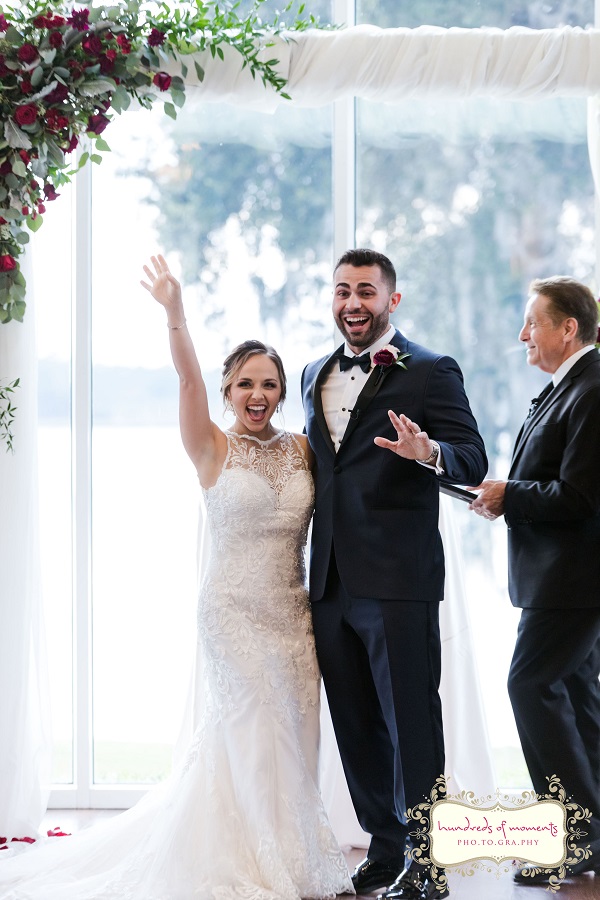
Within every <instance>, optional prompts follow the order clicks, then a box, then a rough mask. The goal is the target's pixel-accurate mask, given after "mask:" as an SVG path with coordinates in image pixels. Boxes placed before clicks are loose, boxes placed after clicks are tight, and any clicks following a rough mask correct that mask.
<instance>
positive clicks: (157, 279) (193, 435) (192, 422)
mask: <svg viewBox="0 0 600 900" xmlns="http://www.w3.org/2000/svg"><path fill="white" fill-rule="evenodd" d="M150 260H151V262H152V266H153V269H154V271H153V270H152V269H151V268H150V267H149V266H144V272H145V273H146V277H147V278H148V282H149V283H148V282H146V281H141V282H140V283H141V285H142V287H144V288H146V290H147V291H149V292H150V293H151V294H152V296H153V297H154V299H155V300H156V301H157V302H158V303H160V304H161V306H164V308H165V311H166V313H167V327H168V329H169V342H170V346H171V355H172V357H173V363H174V365H175V369H176V370H177V374H178V375H179V427H180V429H181V439H182V441H183V446H184V447H185V450H186V452H187V454H188V456H189V457H190V459H191V460H192V462H193V463H194V465H195V467H196V470H197V472H198V477H199V479H200V483H201V484H202V486H203V487H211V486H212V485H213V484H214V483H215V481H216V480H217V478H218V476H219V473H220V471H221V467H222V465H223V460H224V459H225V454H226V449H227V448H226V439H225V435H224V434H223V432H222V431H221V429H220V428H218V426H217V425H215V424H214V422H212V421H211V418H210V412H209V408H208V398H207V395H206V386H205V384H204V379H203V378H202V373H201V371H200V364H199V362H198V357H197V356H196V351H195V349H194V344H193V342H192V339H191V337H190V334H189V332H188V329H187V327H186V319H185V312H184V309H183V300H182V297H181V285H180V284H179V282H178V281H177V279H176V278H175V276H174V275H172V274H171V272H170V271H169V266H168V265H167V262H166V260H165V259H164V257H163V256H161V255H160V254H159V255H157V256H151V257H150Z"/></svg>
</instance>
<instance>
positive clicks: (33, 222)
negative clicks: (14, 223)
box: [25, 214, 44, 232]
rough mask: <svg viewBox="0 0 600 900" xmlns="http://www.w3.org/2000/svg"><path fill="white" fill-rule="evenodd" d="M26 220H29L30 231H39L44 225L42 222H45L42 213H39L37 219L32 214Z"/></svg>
mask: <svg viewBox="0 0 600 900" xmlns="http://www.w3.org/2000/svg"><path fill="white" fill-rule="evenodd" d="M25 221H26V222H27V227H28V228H29V230H30V231H33V232H36V231H39V230H40V228H41V227H42V224H43V222H44V219H43V217H42V216H40V215H39V214H38V215H37V216H36V217H35V219H33V218H32V217H31V216H27V218H26V220H25Z"/></svg>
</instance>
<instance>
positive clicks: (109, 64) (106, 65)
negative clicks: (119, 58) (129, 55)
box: [98, 50, 115, 75]
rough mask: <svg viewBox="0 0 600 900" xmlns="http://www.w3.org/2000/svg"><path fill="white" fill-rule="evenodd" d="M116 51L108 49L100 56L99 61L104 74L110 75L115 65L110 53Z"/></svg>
mask: <svg viewBox="0 0 600 900" xmlns="http://www.w3.org/2000/svg"><path fill="white" fill-rule="evenodd" d="M111 52H112V53H114V52H115V51H114V50H113V51H110V50H109V51H107V52H106V53H103V54H102V56H99V57H98V62H99V63H100V71H101V72H102V74H103V75H110V73H111V72H112V70H113V69H114V67H115V63H114V60H113V59H111V58H110V56H109V53H111Z"/></svg>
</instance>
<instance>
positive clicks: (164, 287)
mask: <svg viewBox="0 0 600 900" xmlns="http://www.w3.org/2000/svg"><path fill="white" fill-rule="evenodd" d="M150 260H151V262H152V265H153V266H154V272H153V271H152V269H150V268H149V266H144V272H145V273H146V275H147V277H148V279H149V281H150V284H148V283H147V282H146V281H141V282H140V284H141V285H142V287H144V288H146V290H147V291H149V292H150V293H151V294H152V296H153V297H154V299H155V300H156V301H158V303H160V304H161V306H164V308H165V309H166V311H167V317H168V321H169V325H170V326H171V327H173V326H177V325H179V324H180V322H182V321H183V319H184V316H183V301H182V299H181V285H180V284H179V282H178V281H177V279H176V278H175V276H174V275H172V274H171V272H170V270H169V266H168V265H167V261H166V260H165V258H164V256H161V255H160V254H159V255H158V256H151V257H150Z"/></svg>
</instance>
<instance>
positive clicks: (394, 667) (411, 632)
mask: <svg viewBox="0 0 600 900" xmlns="http://www.w3.org/2000/svg"><path fill="white" fill-rule="evenodd" d="M399 302H400V294H399V293H398V292H397V291H396V273H395V271H394V267H393V265H392V263H391V262H390V260H389V259H388V258H387V257H385V256H383V255H382V254H379V253H376V252H374V251H372V250H349V251H347V252H346V253H345V254H344V255H343V256H342V257H341V259H340V260H339V261H338V263H337V265H336V268H335V273H334V295H333V315H334V319H335V322H336V324H337V326H338V328H339V330H340V331H341V333H342V335H343V337H344V338H345V343H344V344H342V346H341V347H339V348H338V350H336V351H335V353H333V354H331V355H330V356H328V357H325V358H324V359H320V360H318V361H317V362H314V363H310V364H309V365H308V366H307V367H306V369H305V371H304V373H303V376H302V394H303V402H304V409H305V413H306V429H307V433H308V438H309V441H310V444H311V447H312V449H313V451H314V454H315V457H316V468H315V482H316V508H315V517H314V521H313V533H312V545H311V546H312V549H311V565H310V592H311V600H312V603H313V621H314V630H315V639H316V644H317V653H318V657H319V663H320V666H321V670H322V673H323V678H324V682H325V688H326V690H327V697H328V701H329V706H330V709H331V716H332V719H333V725H334V728H335V732H336V737H337V741H338V744H339V748H340V754H341V757H342V762H343V765H344V770H345V773H346V778H347V781H348V786H349V788H350V793H351V795H352V800H353V803H354V806H355V808H356V812H357V815H358V819H359V821H360V823H361V825H362V827H363V828H364V829H365V831H367V832H369V833H370V834H371V835H372V839H371V843H370V846H369V850H368V855H367V858H366V859H365V860H364V861H363V862H362V863H361V864H360V865H359V866H358V867H357V869H356V870H355V872H354V874H353V876H352V880H353V884H354V887H355V889H356V891H357V893H365V892H369V891H372V890H375V889H377V888H382V887H383V888H385V887H387V886H390V885H391V887H390V888H389V890H387V891H385V892H384V893H383V894H382V897H383V898H385V900H403V898H405V900H420V898H427V900H431V898H441V897H445V896H447V891H446V890H438V889H437V888H436V886H435V884H434V883H433V881H431V880H430V879H429V878H428V877H427V869H426V868H424V867H423V866H419V865H416V864H413V865H412V866H411V865H408V866H407V867H406V868H405V862H404V859H405V849H406V847H407V839H408V830H409V829H408V828H407V820H406V815H405V813H406V810H407V808H411V807H414V806H416V805H417V804H418V803H421V802H422V801H423V800H425V799H426V798H429V796H430V792H431V790H432V788H433V786H434V783H435V781H436V778H437V777H438V776H440V775H442V774H443V772H444V741H443V733H442V714H441V703H440V698H439V693H438V687H439V681H440V635H439V620H438V613H439V602H440V600H441V599H442V596H443V590H444V555H443V549H442V543H441V539H440V535H439V532H438V502H439V484H438V479H440V478H443V480H445V481H448V482H456V483H459V484H475V483H479V480H480V479H478V476H482V475H483V474H484V473H485V471H486V467H487V461H486V456H485V449H484V446H483V441H482V439H481V437H480V435H479V433H478V430H477V425H476V423H475V419H474V418H473V415H472V413H471V410H470V407H469V402H468V400H467V397H466V394H465V391H464V387H463V380H462V375H461V372H460V369H459V368H458V366H457V364H456V363H455V362H454V360H452V359H450V358H449V357H447V356H440V355H438V354H435V353H433V352H431V351H430V350H427V349H425V348H424V347H421V346H419V345H418V344H413V343H411V342H410V341H408V340H407V339H406V338H405V337H404V336H403V335H402V334H400V332H398V331H397V330H396V329H395V328H394V327H393V326H392V325H390V322H389V317H390V313H392V312H393V311H394V310H395V309H396V307H397V306H398V304H399ZM396 414H398V415H396ZM474 479H475V480H474Z"/></svg>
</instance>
